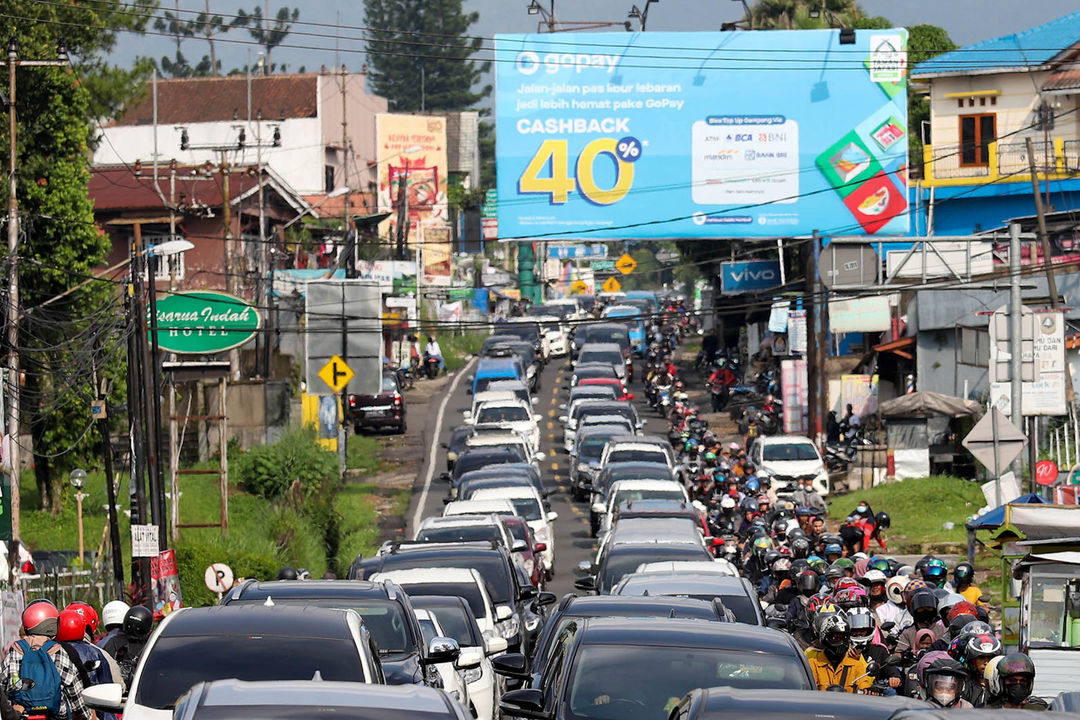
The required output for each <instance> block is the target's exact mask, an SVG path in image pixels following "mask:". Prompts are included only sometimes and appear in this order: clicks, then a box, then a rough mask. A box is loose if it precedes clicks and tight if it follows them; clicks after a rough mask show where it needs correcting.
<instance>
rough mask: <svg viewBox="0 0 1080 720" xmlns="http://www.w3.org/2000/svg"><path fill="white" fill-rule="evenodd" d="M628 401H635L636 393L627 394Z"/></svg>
mask: <svg viewBox="0 0 1080 720" xmlns="http://www.w3.org/2000/svg"><path fill="white" fill-rule="evenodd" d="M626 399H627V400H633V399H634V393H626Z"/></svg>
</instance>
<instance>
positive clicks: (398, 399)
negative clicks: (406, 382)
mask: <svg viewBox="0 0 1080 720" xmlns="http://www.w3.org/2000/svg"><path fill="white" fill-rule="evenodd" d="M394 404H395V405H400V404H401V393H398V392H395V393H394Z"/></svg>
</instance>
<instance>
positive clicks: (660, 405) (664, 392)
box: [656, 383, 671, 417]
mask: <svg viewBox="0 0 1080 720" xmlns="http://www.w3.org/2000/svg"><path fill="white" fill-rule="evenodd" d="M670 407H671V384H670V383H669V384H667V385H657V386H656V408H657V409H658V410H659V411H660V414H661V415H663V416H665V417H666V416H667V414H668V408H670Z"/></svg>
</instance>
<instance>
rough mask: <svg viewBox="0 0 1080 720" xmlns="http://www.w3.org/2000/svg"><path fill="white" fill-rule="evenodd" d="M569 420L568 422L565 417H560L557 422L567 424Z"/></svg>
mask: <svg viewBox="0 0 1080 720" xmlns="http://www.w3.org/2000/svg"><path fill="white" fill-rule="evenodd" d="M569 420H570V418H568V417H566V416H565V415H560V416H559V422H561V423H566V422H569Z"/></svg>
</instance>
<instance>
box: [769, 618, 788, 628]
mask: <svg viewBox="0 0 1080 720" xmlns="http://www.w3.org/2000/svg"><path fill="white" fill-rule="evenodd" d="M765 625H766V626H767V627H771V628H772V629H773V630H784V629H786V628H787V620H785V619H784V618H780V617H772V618H769V619H768V620H766V621H765Z"/></svg>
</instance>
